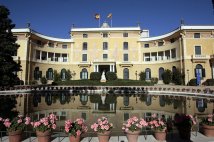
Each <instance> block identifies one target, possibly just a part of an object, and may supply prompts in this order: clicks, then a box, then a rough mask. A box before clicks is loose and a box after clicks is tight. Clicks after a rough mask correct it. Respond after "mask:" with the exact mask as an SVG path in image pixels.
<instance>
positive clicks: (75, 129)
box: [65, 118, 88, 137]
mask: <svg viewBox="0 0 214 142" xmlns="http://www.w3.org/2000/svg"><path fill="white" fill-rule="evenodd" d="M87 130H88V129H87V126H86V124H85V122H84V119H82V118H77V119H76V120H75V121H73V122H72V121H71V120H66V121H65V132H66V133H69V135H73V136H75V137H76V136H79V135H81V134H82V133H84V132H87Z"/></svg>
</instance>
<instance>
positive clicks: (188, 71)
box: [187, 69, 189, 86]
mask: <svg viewBox="0 0 214 142" xmlns="http://www.w3.org/2000/svg"><path fill="white" fill-rule="evenodd" d="M187 86H189V69H187Z"/></svg>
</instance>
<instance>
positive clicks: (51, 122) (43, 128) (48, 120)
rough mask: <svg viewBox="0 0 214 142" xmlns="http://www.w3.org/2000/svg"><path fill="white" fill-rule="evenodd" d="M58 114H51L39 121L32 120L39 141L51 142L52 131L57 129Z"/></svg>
mask: <svg viewBox="0 0 214 142" xmlns="http://www.w3.org/2000/svg"><path fill="white" fill-rule="evenodd" d="M56 120H57V118H56V116H55V115H54V114H50V115H49V116H47V117H43V118H41V119H40V120H38V121H35V122H31V124H32V126H33V128H34V130H35V131H36V135H37V138H38V141H39V142H50V137H51V133H52V131H53V130H54V129H56Z"/></svg>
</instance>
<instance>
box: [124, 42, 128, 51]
mask: <svg viewBox="0 0 214 142" xmlns="http://www.w3.org/2000/svg"><path fill="white" fill-rule="evenodd" d="M128 48H129V44H128V42H123V50H128Z"/></svg>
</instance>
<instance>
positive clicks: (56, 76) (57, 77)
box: [54, 70, 61, 82]
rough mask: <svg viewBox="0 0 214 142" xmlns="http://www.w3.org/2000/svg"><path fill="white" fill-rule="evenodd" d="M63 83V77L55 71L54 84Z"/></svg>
mask: <svg viewBox="0 0 214 142" xmlns="http://www.w3.org/2000/svg"><path fill="white" fill-rule="evenodd" d="M58 81H61V75H60V74H59V73H57V71H56V70H54V82H58Z"/></svg>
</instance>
